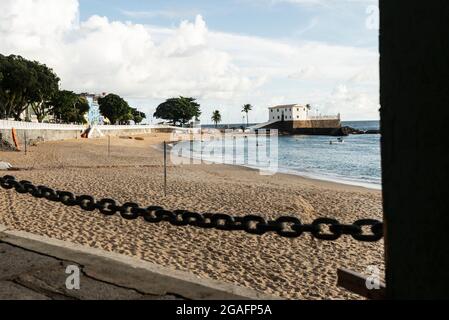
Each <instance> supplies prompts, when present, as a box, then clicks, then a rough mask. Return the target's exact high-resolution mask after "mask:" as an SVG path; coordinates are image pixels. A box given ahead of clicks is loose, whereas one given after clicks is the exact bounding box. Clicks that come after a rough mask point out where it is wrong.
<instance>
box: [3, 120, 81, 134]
mask: <svg viewBox="0 0 449 320" xmlns="http://www.w3.org/2000/svg"><path fill="white" fill-rule="evenodd" d="M12 128H14V129H19V130H79V131H81V130H85V129H86V128H87V126H83V125H75V124H54V123H37V122H25V121H12V120H0V129H12Z"/></svg>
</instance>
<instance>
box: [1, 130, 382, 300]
mask: <svg viewBox="0 0 449 320" xmlns="http://www.w3.org/2000/svg"><path fill="white" fill-rule="evenodd" d="M143 137H144V140H143V141H138V140H134V139H120V138H116V137H111V156H110V157H108V153H107V150H108V148H107V138H101V139H92V140H84V139H83V140H81V139H80V140H68V141H60V142H47V143H42V144H39V145H37V146H34V147H30V149H29V150H28V154H27V155H26V156H25V155H24V153H23V152H22V153H16V152H2V151H0V161H7V162H10V163H11V164H13V165H14V166H15V167H17V168H19V169H20V171H16V172H8V174H12V175H14V176H16V177H17V178H18V179H21V180H22V179H25V180H30V181H32V182H33V183H34V184H43V185H46V186H49V187H51V188H55V189H59V190H67V191H71V192H74V193H75V194H89V195H92V196H94V197H96V198H113V199H115V200H117V201H118V202H121V203H124V202H137V203H139V204H140V205H141V206H149V205H158V206H162V207H164V208H167V209H186V210H194V211H197V212H212V213H228V214H233V215H247V214H258V215H262V216H265V217H266V218H276V217H278V216H283V215H293V216H297V217H298V218H300V219H301V221H303V222H304V223H309V222H311V221H312V220H314V219H316V218H318V217H323V216H324V217H332V218H336V219H338V220H340V221H341V222H344V223H351V222H353V221H355V220H357V219H361V218H375V219H379V220H382V201H381V193H380V191H377V190H370V189H365V188H362V187H356V186H349V185H343V184H337V183H333V182H325V181H318V180H313V179H308V178H302V177H298V176H293V175H286V174H276V175H274V176H262V175H260V174H259V172H258V171H256V170H251V169H247V168H243V167H237V166H230V165H221V164H192V165H188V164H183V165H176V166H175V165H172V164H170V165H169V167H168V188H167V192H168V194H167V196H166V197H164V194H163V155H162V153H161V152H160V150H158V149H157V148H155V145H158V144H160V143H161V142H162V141H164V140H167V141H168V140H169V139H170V137H169V134H150V135H146V136H143ZM4 174H7V173H6V172H4V171H3V172H0V175H4ZM0 224H4V225H7V226H9V227H10V228H13V229H16V230H23V231H27V232H32V233H35V234H39V235H45V236H49V237H52V238H57V239H61V240H66V241H72V242H75V243H78V244H83V245H87V246H91V247H96V248H101V249H104V250H107V251H114V252H117V253H122V254H126V255H130V256H135V257H138V258H141V259H144V260H148V261H151V262H153V263H157V264H160V265H163V266H166V267H169V268H173V269H178V270H183V271H187V272H191V273H194V274H196V275H198V276H200V277H206V278H213V279H217V280H220V281H226V282H230V283H234V284H237V285H241V286H246V287H249V288H252V289H256V290H259V291H263V292H266V293H268V294H273V295H277V296H280V297H283V298H290V299H360V298H361V297H359V296H357V295H354V294H352V293H350V292H348V291H346V290H344V289H341V288H338V287H337V286H336V280H337V279H336V272H337V268H339V267H344V268H348V269H351V270H354V271H357V272H361V273H364V272H366V269H367V267H368V266H369V265H374V266H376V267H378V268H379V269H380V270H381V271H382V273H383V272H384V262H383V255H384V252H383V241H380V242H377V243H362V242H358V241H355V240H354V239H352V238H351V237H342V238H341V239H339V240H338V241H333V242H327V241H320V240H315V239H312V238H311V237H310V236H309V235H305V236H303V237H301V238H297V239H286V238H281V237H279V236H277V235H275V234H266V235H264V236H254V235H250V234H246V233H244V232H223V231H219V230H210V229H198V228H194V227H175V226H171V225H170V224H168V223H161V224H148V223H145V222H144V221H143V220H141V219H138V220H135V221H126V220H124V219H122V218H120V217H119V216H118V215H116V216H113V217H104V216H103V215H102V214H100V213H99V212H98V211H94V212H85V211H82V210H81V209H79V208H77V207H66V206H63V205H62V204H59V203H53V202H49V201H46V200H42V199H35V198H33V197H31V196H29V195H20V194H17V193H16V192H14V191H6V190H3V189H1V190H0Z"/></svg>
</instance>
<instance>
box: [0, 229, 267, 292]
mask: <svg viewBox="0 0 449 320" xmlns="http://www.w3.org/2000/svg"><path fill="white" fill-rule="evenodd" d="M67 267H69V268H71V269H70V270H69V271H70V273H69V274H67V273H66V271H67ZM73 268H75V269H73ZM73 270H77V271H79V289H76V288H74V289H72V288H71V286H70V285H74V284H75V285H76V283H77V282H76V280H74V279H75V278H76V273H77V271H75V272H73ZM68 277H69V281H68V283H69V288H68V287H67V285H66V282H67V279H68ZM271 298H272V297H270V296H266V295H264V294H261V293H258V292H255V291H252V290H249V289H246V288H240V287H236V286H233V285H230V284H225V283H220V282H217V281H213V280H205V279H200V278H197V277H195V276H193V275H191V274H188V273H183V272H179V271H175V270H170V269H166V268H163V267H161V266H158V265H154V264H151V263H149V262H145V261H142V260H138V259H134V258H130V257H127V256H122V255H118V254H114V253H108V252H105V251H102V250H98V249H92V248H88V247H83V246H79V245H75V244H72V243H68V242H64V241H59V240H54V239H48V238H44V237H40V236H36V235H32V234H28V233H24V232H18V231H8V230H6V228H5V227H2V226H0V300H5V299H7V300H25V299H37V300H66V299H72V300H73V299H79V300H96V299H101V300H142V299H144V300H168V299H170V300H172V299H271Z"/></svg>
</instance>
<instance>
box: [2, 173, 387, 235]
mask: <svg viewBox="0 0 449 320" xmlns="http://www.w3.org/2000/svg"><path fill="white" fill-rule="evenodd" d="M0 186H1V187H2V188H4V189H6V190H12V189H15V191H16V192H18V193H21V194H26V193H28V194H31V195H32V196H33V197H35V198H45V199H47V200H49V201H54V202H61V203H62V204H64V205H66V206H79V207H80V208H81V209H83V210H85V211H94V210H99V211H100V212H101V213H102V214H104V215H106V216H112V215H115V214H116V213H119V214H120V216H121V217H122V218H123V219H126V220H135V219H138V218H139V217H142V218H143V219H144V220H145V221H146V222H149V223H160V222H162V221H166V222H169V223H170V224H172V225H174V226H193V227H198V228H204V229H210V228H215V229H218V230H225V231H239V230H240V231H245V232H247V233H250V234H255V235H263V234H265V233H267V232H275V233H276V234H278V235H279V236H281V237H285V238H298V237H300V236H302V235H303V234H304V233H309V234H311V235H312V236H313V237H314V238H316V239H319V240H327V241H335V240H337V239H339V238H340V237H341V236H343V235H350V236H351V237H352V238H354V239H355V240H358V241H363V242H375V241H379V240H380V239H382V238H383V223H382V222H380V221H378V220H374V219H362V220H358V221H355V222H354V223H353V224H341V223H340V222H339V221H338V220H335V219H330V218H319V219H316V220H315V221H313V222H312V223H311V224H303V223H302V222H301V220H300V219H298V218H296V217H287V216H285V217H279V218H277V219H276V220H266V219H265V218H263V217H261V216H256V215H247V216H243V217H238V216H230V215H227V214H213V213H203V214H201V213H197V212H191V211H187V210H175V211H169V210H165V209H164V208H162V207H158V206H151V207H147V208H141V207H139V205H138V204H137V203H134V202H128V203H125V204H123V205H121V206H120V205H117V203H116V201H115V200H113V199H102V200H99V201H96V200H95V198H94V197H92V196H89V195H81V196H75V195H74V194H73V193H71V192H67V191H55V190H53V189H51V188H48V187H45V186H37V187H36V186H35V185H33V184H32V183H31V182H29V181H25V180H23V181H20V182H19V181H17V180H16V178H15V177H13V176H4V177H1V178H0ZM364 228H365V229H368V230H364ZM366 231H368V232H366Z"/></svg>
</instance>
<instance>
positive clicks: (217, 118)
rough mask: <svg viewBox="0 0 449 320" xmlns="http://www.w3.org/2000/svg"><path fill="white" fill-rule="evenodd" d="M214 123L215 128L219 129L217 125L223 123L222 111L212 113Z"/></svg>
mask: <svg viewBox="0 0 449 320" xmlns="http://www.w3.org/2000/svg"><path fill="white" fill-rule="evenodd" d="M211 119H212V121H213V122H214V123H215V127H217V124H218V123H220V122H221V114H220V111H218V110H215V111H214V112H213V113H212V117H211Z"/></svg>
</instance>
